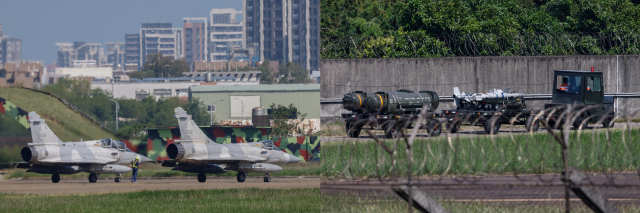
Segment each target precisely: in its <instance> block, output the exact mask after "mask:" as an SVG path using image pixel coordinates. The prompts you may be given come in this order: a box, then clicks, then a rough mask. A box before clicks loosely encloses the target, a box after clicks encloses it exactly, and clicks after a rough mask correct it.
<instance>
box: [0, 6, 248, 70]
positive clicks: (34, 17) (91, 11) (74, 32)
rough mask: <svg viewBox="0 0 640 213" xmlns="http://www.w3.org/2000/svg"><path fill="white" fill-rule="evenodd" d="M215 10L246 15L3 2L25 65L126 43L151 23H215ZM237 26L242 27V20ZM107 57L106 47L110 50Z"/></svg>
mask: <svg viewBox="0 0 640 213" xmlns="http://www.w3.org/2000/svg"><path fill="white" fill-rule="evenodd" d="M213 8H235V9H236V10H239V11H242V1H241V0H231V1H228V0H227V1H225V0H182V1H171V0H133V1H131V0H108V1H95V0H55V1H51V0H47V1H44V0H38V1H35V0H22V1H17V0H0V24H2V25H3V28H4V34H5V35H9V36H10V37H13V38H21V39H22V59H23V60H39V61H44V64H45V65H48V64H51V63H53V61H55V60H56V59H57V52H58V46H56V44H55V43H56V42H73V41H84V42H88V43H102V44H103V47H104V43H105V42H124V34H133V33H139V32H140V25H141V24H142V23H146V22H171V23H172V24H173V27H174V28H182V23H183V21H182V18H184V17H209V11H211V9H213ZM236 20H237V21H242V17H241V16H240V15H239V16H238V17H237V18H236ZM105 53H106V47H105Z"/></svg>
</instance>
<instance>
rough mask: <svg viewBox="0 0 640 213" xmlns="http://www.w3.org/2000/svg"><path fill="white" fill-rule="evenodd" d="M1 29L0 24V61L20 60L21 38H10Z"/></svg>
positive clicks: (0, 25) (2, 62)
mask: <svg viewBox="0 0 640 213" xmlns="http://www.w3.org/2000/svg"><path fill="white" fill-rule="evenodd" d="M2 31H3V30H2V24H0V63H1V64H4V63H9V62H18V61H22V39H19V38H10V37H9V36H8V35H4V34H3V32H2Z"/></svg>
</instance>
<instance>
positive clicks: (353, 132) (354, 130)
mask: <svg viewBox="0 0 640 213" xmlns="http://www.w3.org/2000/svg"><path fill="white" fill-rule="evenodd" d="M360 130H362V129H361V128H359V127H358V126H357V125H354V124H352V123H347V124H346V126H345V131H346V132H347V135H348V136H349V137H351V138H357V137H358V136H360Z"/></svg>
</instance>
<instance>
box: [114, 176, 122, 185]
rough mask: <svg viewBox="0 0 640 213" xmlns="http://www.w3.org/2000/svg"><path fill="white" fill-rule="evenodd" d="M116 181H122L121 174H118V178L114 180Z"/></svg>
mask: <svg viewBox="0 0 640 213" xmlns="http://www.w3.org/2000/svg"><path fill="white" fill-rule="evenodd" d="M114 181H115V182H116V183H120V181H122V178H120V174H117V175H116V179H115V180H114Z"/></svg>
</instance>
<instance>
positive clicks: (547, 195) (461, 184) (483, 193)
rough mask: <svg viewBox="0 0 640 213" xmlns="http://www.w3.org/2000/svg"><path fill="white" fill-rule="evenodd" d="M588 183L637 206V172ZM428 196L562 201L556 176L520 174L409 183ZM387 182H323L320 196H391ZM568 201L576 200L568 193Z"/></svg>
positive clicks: (611, 198) (639, 184)
mask: <svg viewBox="0 0 640 213" xmlns="http://www.w3.org/2000/svg"><path fill="white" fill-rule="evenodd" d="M585 175H587V176H588V178H589V180H590V181H591V183H592V184H594V185H596V188H597V189H598V190H599V191H600V192H602V194H604V195H605V197H607V198H608V199H609V201H611V202H614V203H626V204H635V205H638V204H640V190H639V189H640V178H639V176H638V173H623V174H615V175H612V174H593V173H592V174H585ZM412 183H414V184H417V185H419V186H420V188H421V189H422V190H423V191H425V192H426V193H427V194H429V195H430V196H432V197H438V198H444V199H447V200H451V201H490V202H528V203H531V202H536V203H539V202H564V198H565V194H564V186H563V182H562V181H561V177H560V176H559V175H523V176H496V177H465V178H461V177H458V178H441V179H418V180H414V181H412ZM391 184H393V183H392V182H391V181H323V182H322V183H321V184H320V189H321V190H322V192H323V193H327V194H338V193H341V192H348V193H355V194H358V195H361V196H372V195H376V196H395V193H394V192H393V191H392V190H391ZM571 200H572V201H579V198H578V197H576V196H575V194H574V193H573V192H571Z"/></svg>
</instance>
